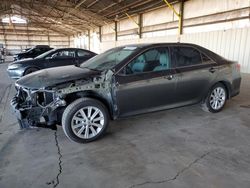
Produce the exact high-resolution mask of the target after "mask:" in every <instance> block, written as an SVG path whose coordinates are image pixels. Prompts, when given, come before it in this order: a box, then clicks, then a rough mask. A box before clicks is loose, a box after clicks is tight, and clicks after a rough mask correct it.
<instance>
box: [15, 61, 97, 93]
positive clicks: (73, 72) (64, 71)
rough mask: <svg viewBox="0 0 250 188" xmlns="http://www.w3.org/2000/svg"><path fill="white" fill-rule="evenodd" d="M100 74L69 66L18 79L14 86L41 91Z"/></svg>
mask: <svg viewBox="0 0 250 188" xmlns="http://www.w3.org/2000/svg"><path fill="white" fill-rule="evenodd" d="M100 74H101V72H99V71H94V70H90V69H86V68H80V67H76V66H74V65H70V66H63V67H55V68H49V69H44V70H40V71H36V72H34V73H31V74H28V75H26V76H24V77H22V78H20V79H19V80H17V81H16V84H17V85H19V86H21V87H25V88H29V89H41V88H46V87H49V86H55V85H57V84H61V83H65V82H69V81H73V80H78V79H86V78H92V77H95V76H98V75H100Z"/></svg>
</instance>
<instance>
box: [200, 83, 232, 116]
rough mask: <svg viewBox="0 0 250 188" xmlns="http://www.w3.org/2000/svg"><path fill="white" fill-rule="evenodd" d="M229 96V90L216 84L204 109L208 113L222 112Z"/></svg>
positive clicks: (208, 96)
mask: <svg viewBox="0 0 250 188" xmlns="http://www.w3.org/2000/svg"><path fill="white" fill-rule="evenodd" d="M227 95H228V93H227V90H226V88H225V86H224V85H223V84H221V83H217V84H215V85H214V86H213V87H212V88H211V89H210V90H209V93H208V95H207V97H206V99H205V100H204V102H203V103H202V109H203V110H204V111H206V112H212V113H217V112H220V111H221V110H222V109H223V108H224V106H225V104H226V100H227Z"/></svg>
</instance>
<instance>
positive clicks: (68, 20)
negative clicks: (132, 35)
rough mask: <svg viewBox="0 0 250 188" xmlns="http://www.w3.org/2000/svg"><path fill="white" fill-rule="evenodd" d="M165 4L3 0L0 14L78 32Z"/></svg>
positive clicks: (116, 0)
mask: <svg viewBox="0 0 250 188" xmlns="http://www.w3.org/2000/svg"><path fill="white" fill-rule="evenodd" d="M168 2H170V3H175V2H177V0H168ZM162 6H166V5H165V2H164V1H162V0H1V4H0V17H1V18H3V17H7V16H9V17H11V16H12V15H14V16H20V17H21V18H23V19H25V20H26V21H27V24H28V26H34V27H37V28H39V29H41V28H42V29H44V30H48V31H49V30H50V31H54V32H57V33H61V34H65V35H74V34H77V33H80V32H83V31H86V30H88V29H93V28H96V27H98V26H103V25H105V24H108V23H111V22H114V21H115V20H120V19H123V18H124V17H126V14H125V13H128V14H129V15H136V14H139V13H142V12H145V11H148V10H151V9H155V8H159V7H162Z"/></svg>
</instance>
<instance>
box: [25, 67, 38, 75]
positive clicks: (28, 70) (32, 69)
mask: <svg viewBox="0 0 250 188" xmlns="http://www.w3.org/2000/svg"><path fill="white" fill-rule="evenodd" d="M38 70H39V69H37V68H33V67H32V68H28V69H27V70H26V71H25V72H24V74H23V75H24V76H25V75H27V74H30V73H32V72H36V71H38Z"/></svg>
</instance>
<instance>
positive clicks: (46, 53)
mask: <svg viewBox="0 0 250 188" xmlns="http://www.w3.org/2000/svg"><path fill="white" fill-rule="evenodd" d="M55 50H56V49H52V50H49V51H47V52H45V53H43V54H41V55H39V56H37V57H35V59H40V58H45V57H46V56H47V55H49V54H50V53H51V52H54V51H55Z"/></svg>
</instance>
